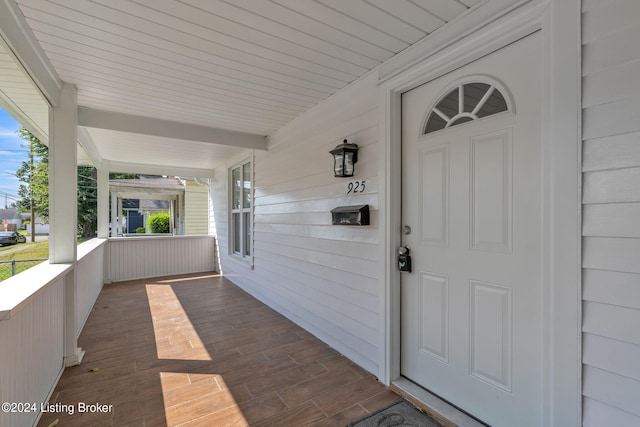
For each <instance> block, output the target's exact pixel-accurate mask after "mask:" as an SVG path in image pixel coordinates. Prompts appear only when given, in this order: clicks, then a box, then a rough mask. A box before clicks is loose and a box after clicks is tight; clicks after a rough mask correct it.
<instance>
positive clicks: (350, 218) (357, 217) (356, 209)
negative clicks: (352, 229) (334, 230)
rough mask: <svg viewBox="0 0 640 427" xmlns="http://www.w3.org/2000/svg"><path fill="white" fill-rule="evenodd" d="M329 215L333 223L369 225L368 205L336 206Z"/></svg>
mask: <svg viewBox="0 0 640 427" xmlns="http://www.w3.org/2000/svg"><path fill="white" fill-rule="evenodd" d="M331 217H332V220H333V222H332V224H333V225H369V205H356V206H338V207H337V208H335V209H332V210H331Z"/></svg>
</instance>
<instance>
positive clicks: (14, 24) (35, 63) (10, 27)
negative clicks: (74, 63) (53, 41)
mask: <svg viewBox="0 0 640 427" xmlns="http://www.w3.org/2000/svg"><path fill="white" fill-rule="evenodd" d="M0 37H1V38H2V40H3V41H4V43H5V44H6V46H7V48H8V51H9V52H10V53H11V54H12V55H13V56H14V57H15V58H16V60H17V62H18V64H19V65H20V66H21V67H22V68H23V69H24V71H25V72H26V73H27V75H28V76H29V77H30V78H31V80H33V82H34V83H35V85H36V86H37V87H38V89H39V90H40V92H41V93H42V95H43V96H44V97H45V99H46V100H47V101H48V102H49V105H52V106H56V105H58V102H59V99H60V93H61V91H62V80H61V79H60V77H59V76H58V73H57V72H56V70H55V68H53V65H51V62H49V59H48V58H47V56H46V55H45V53H44V50H43V49H42V47H41V46H40V43H39V42H38V40H37V39H36V36H35V35H34V34H33V31H31V28H30V27H29V26H28V25H27V21H26V20H25V18H24V15H23V14H22V11H21V10H20V8H19V7H18V5H17V4H16V2H15V1H14V0H0Z"/></svg>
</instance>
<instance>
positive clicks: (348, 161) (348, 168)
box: [344, 153, 353, 176]
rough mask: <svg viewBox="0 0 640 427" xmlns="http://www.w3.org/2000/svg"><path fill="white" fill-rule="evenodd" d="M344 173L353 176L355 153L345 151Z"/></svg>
mask: <svg viewBox="0 0 640 427" xmlns="http://www.w3.org/2000/svg"><path fill="white" fill-rule="evenodd" d="M345 156H346V157H345V159H344V174H345V176H353V153H345Z"/></svg>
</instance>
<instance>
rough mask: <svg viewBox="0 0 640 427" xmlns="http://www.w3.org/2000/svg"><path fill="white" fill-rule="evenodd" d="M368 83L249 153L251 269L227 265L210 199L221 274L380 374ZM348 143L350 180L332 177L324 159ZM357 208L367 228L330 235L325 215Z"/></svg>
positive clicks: (219, 214) (373, 94) (216, 199)
mask: <svg viewBox="0 0 640 427" xmlns="http://www.w3.org/2000/svg"><path fill="white" fill-rule="evenodd" d="M375 77H376V76H375V75H373V74H371V75H369V76H367V77H365V78H364V79H362V80H360V81H358V82H356V83H355V84H353V85H351V86H350V87H348V88H347V89H346V90H344V91H342V92H340V93H338V94H336V95H334V96H333V97H332V98H330V99H328V100H327V101H325V102H324V103H322V104H320V105H318V106H317V107H315V108H313V109H311V110H310V111H308V112H306V113H305V114H303V115H302V116H301V117H300V118H298V119H297V120H294V121H293V122H291V123H289V124H288V125H286V126H285V127H283V128H281V129H280V130H278V131H277V132H276V133H275V134H273V135H272V137H271V138H270V141H269V151H267V152H256V153H255V160H254V177H255V182H254V236H253V238H254V246H253V267H252V268H250V267H249V264H248V263H242V262H240V261H237V260H235V259H234V257H232V256H229V249H228V246H227V245H228V240H227V239H228V236H227V229H228V214H227V212H226V209H227V205H228V199H227V193H226V191H227V187H226V185H221V184H218V185H217V186H215V185H214V186H212V188H213V190H212V192H211V193H212V197H213V206H214V207H215V208H214V216H215V223H216V224H215V229H216V232H217V235H218V239H219V240H218V241H219V244H220V253H221V261H222V271H223V273H224V274H225V275H226V276H227V277H228V278H229V279H230V280H232V281H233V282H235V283H236V284H238V285H239V286H240V287H242V288H243V289H245V290H247V291H248V292H249V293H251V294H252V295H254V296H256V297H257V298H259V299H261V300H262V301H264V302H265V303H267V304H268V305H270V306H271V307H273V308H274V309H276V310H278V311H279V312H281V313H282V314H284V315H285V316H287V317H288V318H290V319H292V320H293V321H295V322H296V323H298V324H299V325H301V326H302V327H304V328H306V329H307V330H308V331H310V332H311V333H313V334H314V335H316V336H318V337H319V338H321V339H322V340H324V341H325V342H327V343H328V344H329V345H331V346H333V347H334V348H336V349H337V350H338V351H340V352H342V353H343V354H345V355H346V356H347V357H349V358H351V359H352V360H354V361H355V362H356V363H358V364H360V365H361V366H363V367H364V368H365V369H368V370H369V371H371V372H373V373H375V374H377V373H378V365H377V364H378V353H379V350H378V338H379V332H378V324H379V319H378V316H379V313H378V310H379V298H380V296H379V286H378V246H377V244H378V211H377V209H378V176H377V175H378V164H379V162H378V140H377V139H378V130H377V120H378V110H377V107H376V106H377V89H376V79H375ZM345 138H347V139H348V140H349V142H353V143H356V144H358V146H359V147H360V150H359V152H358V163H356V176H354V177H353V178H351V179H343V178H336V177H334V176H333V159H332V157H331V155H330V154H329V151H330V150H331V149H333V148H334V147H335V146H336V145H338V144H340V143H342V140H343V139H345ZM250 156H251V154H247V156H246V158H249V157H250ZM235 160H238V161H239V160H241V159H240V158H238V159H235ZM225 166H226V167H229V166H231V164H228V165H225ZM220 175H222V174H220ZM218 176H219V175H216V177H218ZM224 179H225V182H226V179H227V178H226V176H225V178H224ZM353 181H360V182H361V181H365V187H364V191H363V192H358V193H355V194H353V193H352V194H347V192H348V187H347V185H348V183H349V182H353ZM362 204H367V205H369V209H370V212H371V225H369V226H362V227H356V226H334V225H332V218H331V209H333V208H335V207H337V206H345V205H362Z"/></svg>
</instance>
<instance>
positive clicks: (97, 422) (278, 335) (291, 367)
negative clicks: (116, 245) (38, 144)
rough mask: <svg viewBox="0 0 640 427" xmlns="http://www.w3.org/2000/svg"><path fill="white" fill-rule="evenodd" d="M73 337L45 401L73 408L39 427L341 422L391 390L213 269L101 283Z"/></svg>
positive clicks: (386, 399)
mask: <svg viewBox="0 0 640 427" xmlns="http://www.w3.org/2000/svg"><path fill="white" fill-rule="evenodd" d="M79 346H80V347H82V349H83V350H85V351H86V355H85V358H84V361H83V363H82V365H80V366H76V367H72V368H67V369H66V370H65V372H64V374H63V375H62V378H61V379H60V381H59V383H58V385H57V387H56V389H55V390H54V392H53V394H52V397H51V402H50V403H51V404H56V403H58V404H60V405H62V404H64V405H69V406H72V407H73V409H74V410H75V413H74V414H73V415H69V414H68V413H67V412H71V411H67V412H57V413H45V414H43V416H42V418H41V420H40V423H39V424H38V425H39V426H44V427H46V426H49V425H50V424H51V423H52V422H54V421H55V420H56V419H58V420H59V423H58V426H59V427H75V426H165V425H167V426H207V427H210V426H216V427H217V426H252V427H253V426H279V427H287V426H292V427H298V426H344V425H346V424H347V423H348V422H349V421H351V420H353V419H356V418H359V417H362V416H365V415H366V414H368V413H370V412H373V411H376V410H378V409H380V408H383V407H385V406H387V405H389V404H391V403H392V402H394V401H396V400H398V399H400V397H399V396H398V395H396V394H395V393H393V392H391V391H389V390H387V389H386V388H385V387H384V386H383V385H382V384H380V383H379V382H378V381H376V379H375V378H374V377H373V376H372V375H371V374H369V373H368V372H366V371H365V370H363V369H361V368H360V367H358V366H357V365H355V364H354V363H352V362H350V361H349V360H347V359H346V358H344V357H343V356H341V355H340V354H339V353H337V352H336V351H335V350H333V349H332V348H330V347H329V346H327V345H326V344H324V343H323V342H321V341H320V340H318V339H316V338H315V337H313V336H312V335H311V334H309V333H308V332H306V331H305V330H303V329H301V328H299V327H298V326H296V325H295V324H293V323H292V322H291V321H289V320H288V319H286V318H285V317H283V316H281V315H280V314H278V313H276V312H275V311H273V310H271V309H270V308H269V307H267V306H265V305H264V304H262V303H261V302H259V301H257V300H256V299H254V298H253V297H251V296H249V295H248V294H246V293H245V292H244V291H242V290H241V289H239V288H238V287H237V286H235V285H233V284H232V283H231V282H229V281H228V280H227V279H225V278H223V277H220V276H219V275H217V274H215V273H209V274H199V275H188V276H180V277H172V278H160V279H152V280H136V281H129V282H122V283H117V284H112V285H105V287H104V289H103V290H102V292H101V294H100V296H99V297H98V300H97V302H96V304H95V307H94V309H93V311H92V313H91V314H90V316H89V319H88V320H87V323H86V325H85V328H84V330H83V332H82V335H81V336H80V338H79ZM80 402H82V403H85V404H95V403H100V404H103V405H112V407H111V410H110V411H109V412H107V413H88V412H85V413H78V412H77V410H78V408H79V403H80ZM69 406H66V407H62V408H63V411H64V410H66V409H64V408H68V407H69ZM53 408H55V407H53ZM59 408H60V407H59Z"/></svg>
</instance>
